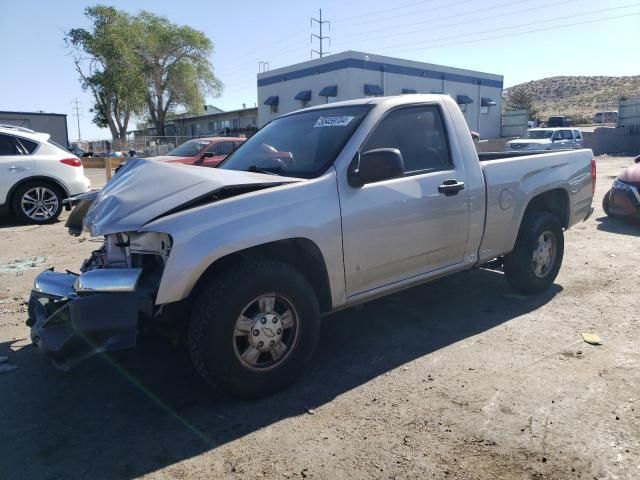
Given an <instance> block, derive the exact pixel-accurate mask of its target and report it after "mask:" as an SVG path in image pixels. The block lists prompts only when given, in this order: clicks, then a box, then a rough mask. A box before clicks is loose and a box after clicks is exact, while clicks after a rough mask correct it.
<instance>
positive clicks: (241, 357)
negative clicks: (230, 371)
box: [233, 293, 300, 371]
mask: <svg viewBox="0 0 640 480" xmlns="http://www.w3.org/2000/svg"><path fill="white" fill-rule="evenodd" d="M299 334H300V319H299V316H298V312H297V311H296V309H295V307H294V306H293V303H292V302H291V301H290V300H289V299H288V298H287V297H285V296H284V295H281V294H279V293H265V294H263V295H260V296H258V297H256V298H254V299H253V300H251V301H250V302H249V303H248V304H247V305H246V306H245V307H244V308H243V309H242V311H241V313H240V315H239V316H238V318H237V319H236V323H235V327H234V330H233V350H234V352H235V354H236V358H237V359H238V361H239V362H240V363H241V364H242V365H243V366H244V367H245V368H248V369H250V370H256V371H266V370H271V369H273V368H275V367H277V366H279V365H280V364H282V362H284V361H285V360H286V359H287V358H288V357H289V355H290V353H291V352H292V351H293V350H294V348H295V346H296V344H297V343H298V338H299V336H300V335H299Z"/></svg>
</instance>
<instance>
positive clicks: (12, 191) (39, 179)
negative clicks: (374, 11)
mask: <svg viewBox="0 0 640 480" xmlns="http://www.w3.org/2000/svg"><path fill="white" fill-rule="evenodd" d="M31 182H43V183H48V184H50V185H53V186H55V187H57V188H59V189H60V190H61V191H62V193H63V194H64V196H65V197H68V196H69V192H68V191H67V189H66V188H65V186H64V185H62V184H61V183H60V182H58V181H57V180H55V179H53V178H51V177H28V178H24V179H22V180H20V181H18V182H17V183H16V184H15V185H13V186H12V187H11V189H10V190H9V193H8V194H7V201H6V204H7V205H8V206H9V208H13V195H14V194H15V192H16V190H17V189H18V188H20V187H21V186H22V185H24V184H25V183H31Z"/></svg>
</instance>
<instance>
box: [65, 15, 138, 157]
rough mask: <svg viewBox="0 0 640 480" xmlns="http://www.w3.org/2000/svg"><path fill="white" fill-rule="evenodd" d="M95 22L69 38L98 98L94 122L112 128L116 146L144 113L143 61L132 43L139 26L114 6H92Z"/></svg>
mask: <svg viewBox="0 0 640 480" xmlns="http://www.w3.org/2000/svg"><path fill="white" fill-rule="evenodd" d="M84 13H85V16H86V17H87V18H88V19H89V20H90V22H91V23H92V28H91V29H90V30H86V29H83V28H75V29H72V30H70V31H69V32H67V33H66V35H65V43H66V45H67V47H68V49H69V50H70V52H71V55H72V57H73V60H74V63H75V66H76V70H77V72H78V73H79V75H80V81H81V84H82V87H83V89H84V90H88V91H90V92H91V93H92V95H93V97H94V99H95V106H94V108H93V109H92V112H93V113H94V118H93V122H94V123H95V124H96V125H98V126H100V127H109V130H110V131H111V136H112V138H113V140H114V143H118V140H119V141H120V144H122V143H123V142H124V140H126V134H127V128H128V126H129V121H130V120H131V117H132V116H133V115H134V114H136V113H139V112H141V111H142V109H143V107H144V100H145V83H144V76H143V71H142V68H141V65H140V61H139V58H138V56H137V55H136V52H135V50H134V48H133V44H132V42H131V39H132V38H136V31H135V29H136V27H137V25H136V23H135V22H134V21H133V19H132V18H131V17H130V16H129V15H127V14H126V13H124V12H121V11H119V10H116V9H115V8H113V7H108V6H103V5H97V6H94V7H88V8H86V9H85V11H84Z"/></svg>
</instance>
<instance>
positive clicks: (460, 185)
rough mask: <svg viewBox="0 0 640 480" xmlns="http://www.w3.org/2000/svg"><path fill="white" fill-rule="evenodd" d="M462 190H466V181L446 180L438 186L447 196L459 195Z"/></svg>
mask: <svg viewBox="0 0 640 480" xmlns="http://www.w3.org/2000/svg"><path fill="white" fill-rule="evenodd" d="M460 190H464V182H459V181H457V180H453V179H451V180H445V181H444V182H442V185H440V186H439V187H438V191H439V192H440V193H444V194H445V195H446V196H447V197H450V196H452V195H457V194H458V192H459V191H460Z"/></svg>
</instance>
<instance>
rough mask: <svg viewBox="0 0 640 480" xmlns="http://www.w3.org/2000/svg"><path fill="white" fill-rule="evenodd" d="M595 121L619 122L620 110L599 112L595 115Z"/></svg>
mask: <svg viewBox="0 0 640 480" xmlns="http://www.w3.org/2000/svg"><path fill="white" fill-rule="evenodd" d="M593 123H618V112H616V111H611V112H598V113H596V114H595V115H594V116H593Z"/></svg>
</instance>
